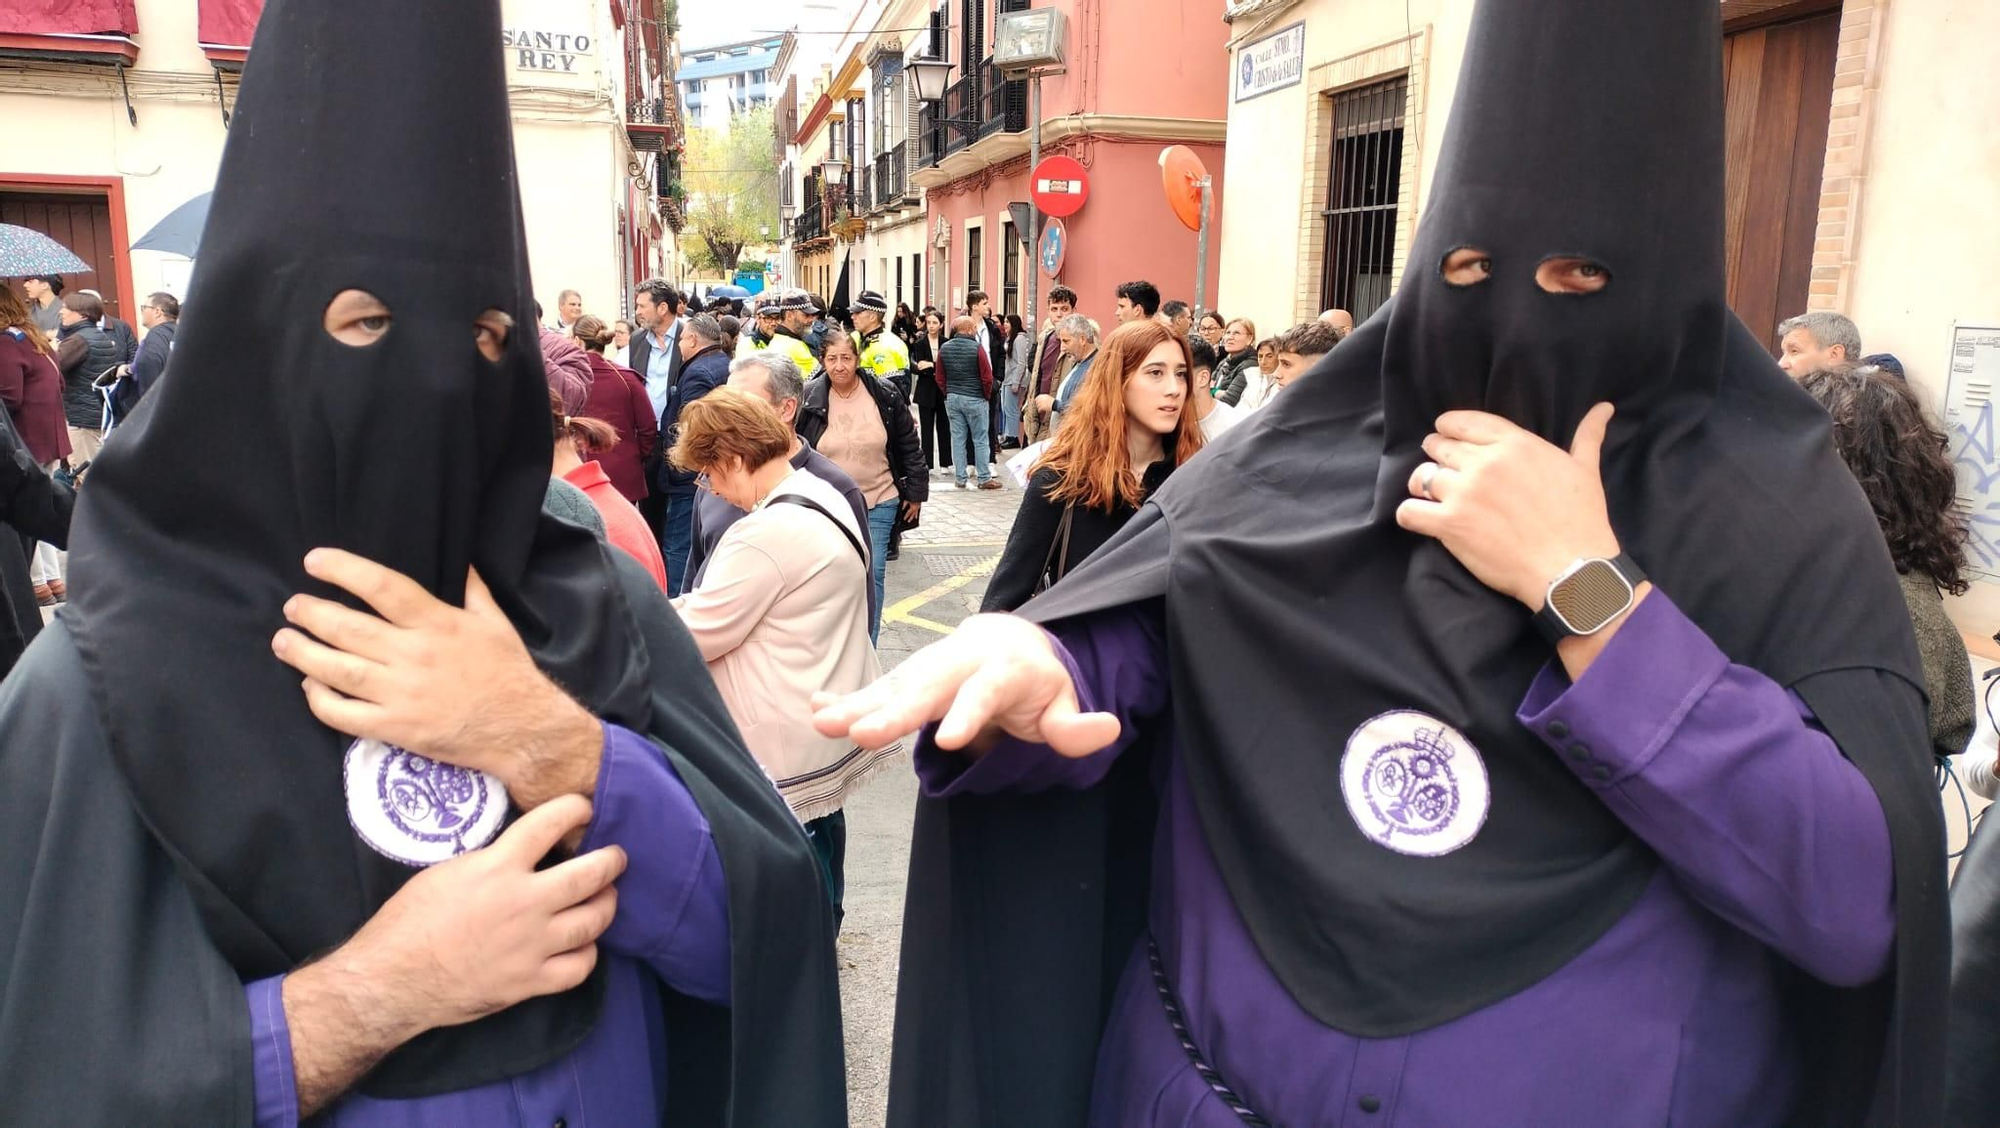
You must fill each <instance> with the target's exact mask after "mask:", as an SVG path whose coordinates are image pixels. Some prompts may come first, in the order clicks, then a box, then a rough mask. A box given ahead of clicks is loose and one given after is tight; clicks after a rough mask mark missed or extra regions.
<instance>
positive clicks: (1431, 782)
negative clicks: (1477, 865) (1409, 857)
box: [1340, 709, 1493, 858]
mask: <svg viewBox="0 0 2000 1128" xmlns="http://www.w3.org/2000/svg"><path fill="white" fill-rule="evenodd" d="M1340 791H1341V794H1342V796H1344V797H1345V798H1346V800H1347V811H1348V813H1349V814H1351V815H1353V816H1354V821H1355V823H1356V824H1357V825H1358V826H1360V827H1361V832H1362V833H1363V834H1366V835H1367V836H1368V837H1369V838H1370V839H1372V840H1373V841H1374V842H1375V844H1376V845H1378V846H1386V847H1388V848H1389V849H1391V850H1394V851H1396V852H1397V853H1399V854H1413V855H1415V856H1417V857H1420V858H1435V857H1439V856H1441V855H1444V854H1449V853H1451V852H1452V851H1453V850H1456V849H1458V848H1459V847H1461V846H1464V845H1465V844H1466V843H1468V842H1470V841H1472V839H1473V837H1474V836H1475V835H1477V834H1478V833H1479V828H1480V827H1481V826H1483V825H1485V823H1486V811H1487V808H1488V807H1489V806H1490V805H1491V804H1492V799H1493V793H1492V789H1491V787H1490V786H1489V784H1488V782H1487V778H1486V762H1485V761H1484V760H1481V759H1480V758H1479V750H1478V749H1476V748H1474V747H1473V746H1472V742H1471V741H1469V740H1467V739H1466V738H1465V735H1464V734H1463V733H1461V732H1459V731H1458V730H1457V729H1455V728H1452V727H1451V726H1450V725H1448V724H1445V723H1444V722H1443V721H1440V720H1438V719H1437V718H1436V717H1431V716H1426V715H1425V714H1423V713H1418V712H1415V711H1413V710H1409V709H1399V710H1396V711H1394V712H1389V713H1383V714H1382V715H1381V716H1379V717H1376V718H1375V719H1373V720H1371V721H1369V722H1367V723H1366V724H1364V725H1362V726H1361V727H1360V728H1358V729H1355V730H1354V735H1353V736H1350V737H1348V738H1347V751H1346V752H1344V753H1342V754H1341V757H1340Z"/></svg>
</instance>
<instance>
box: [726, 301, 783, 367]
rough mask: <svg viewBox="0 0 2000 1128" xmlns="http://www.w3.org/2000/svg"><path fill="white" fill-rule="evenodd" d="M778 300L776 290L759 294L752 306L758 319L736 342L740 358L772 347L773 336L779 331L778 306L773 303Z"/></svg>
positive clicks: (737, 353)
mask: <svg viewBox="0 0 2000 1128" xmlns="http://www.w3.org/2000/svg"><path fill="white" fill-rule="evenodd" d="M777 300H778V295H777V293H776V292H775V291H774V292H771V293H765V294H759V295H757V299H756V301H755V303H753V305H752V306H751V308H752V309H753V310H754V311H755V313H756V320H755V321H754V322H753V323H752V324H751V325H750V327H749V328H748V329H747V330H746V331H745V332H744V334H743V336H742V337H741V339H739V340H738V341H737V342H736V355H737V357H738V358H739V359H740V358H742V357H746V356H749V355H751V354H753V353H760V352H763V351H764V350H765V349H768V348H770V347H771V337H772V335H773V334H775V333H776V332H777V331H778V307H777V306H776V305H775V304H773V303H775V302H776V301H777Z"/></svg>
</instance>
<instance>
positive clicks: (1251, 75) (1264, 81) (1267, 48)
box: [1234, 22, 1306, 102]
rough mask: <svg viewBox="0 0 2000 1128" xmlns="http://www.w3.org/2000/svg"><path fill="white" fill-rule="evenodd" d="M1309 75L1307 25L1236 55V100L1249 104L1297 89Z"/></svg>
mask: <svg viewBox="0 0 2000 1128" xmlns="http://www.w3.org/2000/svg"><path fill="white" fill-rule="evenodd" d="M1305 73H1306V25H1305V24H1304V23H1303V22H1300V23H1295V24H1293V25H1292V26H1290V27H1287V28H1282V29H1280V30H1278V31H1274V32H1272V33H1271V34H1269V35H1267V36H1265V37H1264V38H1262V39H1257V40H1253V41H1251V42H1249V43H1245V44H1244V45H1243V47H1242V49H1241V50H1239V51H1237V52H1236V97H1235V99H1234V100H1235V101H1238V102H1245V101H1248V100H1250V99H1252V98H1255V97H1257V96H1258V95H1259V94H1269V93H1270V92H1271V91H1273V90H1283V89H1284V88H1285V87H1287V86H1297V85H1298V84H1299V80H1300V79H1301V78H1303V77H1305Z"/></svg>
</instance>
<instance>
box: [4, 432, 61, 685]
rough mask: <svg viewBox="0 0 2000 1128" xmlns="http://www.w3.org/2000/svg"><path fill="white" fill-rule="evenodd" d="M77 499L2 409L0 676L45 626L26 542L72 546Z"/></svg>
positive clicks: (59, 546)
mask: <svg viewBox="0 0 2000 1128" xmlns="http://www.w3.org/2000/svg"><path fill="white" fill-rule="evenodd" d="M75 504H76V495H75V494H73V493H71V492H70V489H69V487H68V486H64V485H61V484H59V483H57V482H56V481H54V480H52V479H51V478H50V477H49V476H48V475H47V474H46V473H44V472H43V471H42V468H41V467H40V466H39V465H37V464H36V462H35V456H34V455H32V454H30V453H28V448H27V446H26V445H25V444H23V443H22V441H21V436H20V433H19V432H17V431H15V430H14V425H13V424H12V423H11V422H9V421H8V418H7V413H6V412H4V411H0V679H5V678H6V676H7V671H9V670H11V669H13V668H14V662H15V661H16V660H17V659H19V658H20V657H21V652H22V651H24V650H26V649H27V648H28V644H29V643H31V642H33V641H34V640H35V636H36V635H38V634H40V633H41V630H42V611H41V608H40V606H38V605H37V603H36V600H35V591H34V584H33V583H32V582H31V581H30V580H29V578H28V548H27V546H28V543H29V542H30V541H37V540H40V541H47V542H48V543H50V544H53V545H55V546H56V547H57V548H68V547H69V515H70V509H71V507H72V506H74V505H75Z"/></svg>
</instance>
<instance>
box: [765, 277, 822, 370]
mask: <svg viewBox="0 0 2000 1128" xmlns="http://www.w3.org/2000/svg"><path fill="white" fill-rule="evenodd" d="M770 308H771V309H773V310H776V311H777V314H778V324H777V325H776V326H774V327H773V328H772V331H771V343H770V344H769V345H768V346H766V347H767V348H769V349H771V350H772V351H773V352H776V353H777V354H778V355H779V356H782V357H786V358H787V359H789V360H790V361H791V362H792V363H793V364H796V365H798V366H799V373H800V375H803V376H804V377H805V378H806V379H808V380H810V379H812V375H813V373H815V372H817V371H819V358H818V357H816V356H814V355H813V351H812V346H811V345H808V344H806V340H805V336H806V330H808V329H810V328H812V320H813V314H812V308H813V306H812V295H810V294H808V293H806V292H805V291H804V290H801V289H798V288H796V287H787V288H785V289H782V290H779V291H778V292H777V293H776V294H773V295H772V296H771V302H770ZM757 312H758V313H760V314H761V313H763V312H764V307H762V306H760V307H758V310H757ZM760 321H761V318H760Z"/></svg>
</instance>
